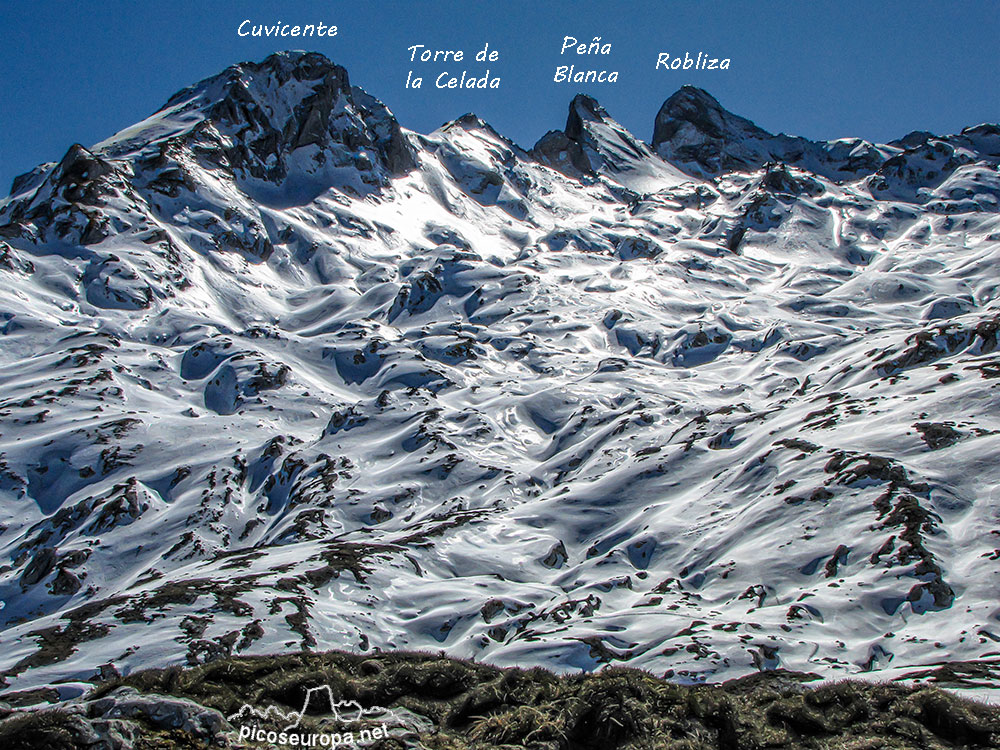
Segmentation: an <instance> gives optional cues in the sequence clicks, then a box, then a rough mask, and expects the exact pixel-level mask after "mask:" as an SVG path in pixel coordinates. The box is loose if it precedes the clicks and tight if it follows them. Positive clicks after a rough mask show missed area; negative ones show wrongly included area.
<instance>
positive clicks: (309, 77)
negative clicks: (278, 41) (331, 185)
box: [167, 52, 416, 181]
mask: <svg viewBox="0 0 1000 750" xmlns="http://www.w3.org/2000/svg"><path fill="white" fill-rule="evenodd" d="M217 79H219V82H221V85H222V87H223V90H224V95H223V96H222V97H221V98H218V99H217V100H216V101H214V103H212V104H211V105H210V106H209V107H208V110H207V113H208V116H209V118H210V120H211V121H212V122H213V123H215V124H216V125H217V126H218V127H219V129H220V130H221V131H223V132H224V133H225V134H227V135H230V136H231V140H232V144H231V145H229V146H228V147H226V146H224V149H225V151H226V155H227V157H228V161H229V162H230V164H231V166H232V167H233V168H235V169H242V170H245V171H246V172H247V173H248V174H249V175H250V176H252V177H255V178H258V179H265V180H271V181H274V180H281V179H283V178H285V177H286V176H287V175H288V173H289V171H290V170H291V169H292V167H291V166H290V165H289V163H288V157H289V156H290V154H292V152H294V151H296V150H298V149H302V148H306V147H308V146H314V147H316V149H317V150H318V151H319V154H317V157H316V159H317V161H319V162H320V163H324V162H327V161H329V162H332V163H334V164H335V165H336V166H359V164H358V162H359V158H360V154H359V153H358V152H359V151H363V150H371V151H373V152H374V155H375V157H376V159H375V161H376V162H378V163H379V165H380V166H382V167H383V168H384V170H385V171H386V172H387V173H388V174H389V175H400V174H404V173H406V172H407V171H409V170H410V169H412V168H413V167H414V166H415V165H416V159H415V156H414V153H413V150H412V148H411V147H410V145H409V144H408V143H407V142H406V139H405V138H404V136H403V134H402V131H401V130H400V127H399V123H398V122H397V121H396V118H395V117H393V115H392V113H391V112H389V110H388V109H387V108H386V107H385V105H384V104H382V103H381V102H380V101H378V100H377V99H375V98H374V97H372V96H369V95H368V94H366V93H365V92H364V91H363V90H362V89H360V88H358V87H356V86H354V87H352V86H351V83H350V79H349V77H348V74H347V71H346V70H345V69H344V68H342V67H341V66H339V65H335V64H334V63H332V62H331V61H330V60H328V59H327V58H326V57H324V56H323V55H320V54H318V53H292V52H289V53H278V54H274V55H271V56H270V57H268V58H267V59H265V60H264V61H262V62H260V63H242V64H240V65H235V66H233V67H231V68H229V69H227V70H226V71H225V72H223V73H222V74H221V75H220V76H218V77H217ZM213 80H214V79H209V81H208V82H202V83H201V84H198V86H196V87H195V89H198V88H199V87H200V88H202V89H204V91H205V94H204V96H212V95H213V94H214V93H215V92H214V86H212V85H210V84H211V83H212V82H213ZM206 84H209V85H206ZM191 91H192V90H191V89H188V90H187V91H186V92H181V93H180V94H177V95H176V96H174V97H173V98H172V99H171V101H170V102H168V103H167V106H170V104H171V102H173V103H175V104H176V103H180V102H182V101H183V100H184V94H185V93H190V92H191ZM196 103H198V104H200V99H197V100H196ZM203 131H207V129H203ZM369 161H370V159H369ZM362 166H363V164H362Z"/></svg>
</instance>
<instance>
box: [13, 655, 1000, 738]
mask: <svg viewBox="0 0 1000 750" xmlns="http://www.w3.org/2000/svg"><path fill="white" fill-rule="evenodd" d="M974 671H975V670H965V672H966V676H969V675H971V674H972V673H973V672H974ZM937 678H938V679H940V680H943V681H945V682H948V681H955V680H958V681H961V679H962V670H952V671H950V672H948V673H947V674H941V675H938V676H937ZM816 680H817V675H815V674H803V673H799V672H787V671H785V670H782V669H779V670H773V671H767V672H761V673H758V674H755V675H750V676H748V677H743V678H740V679H736V680H731V681H728V682H724V683H722V684H718V685H702V686H688V685H678V684H675V683H672V682H668V681H666V680H662V679H658V678H655V677H653V676H652V675H650V674H648V673H646V672H642V671H639V670H633V669H623V668H609V669H605V670H603V671H601V672H598V673H591V674H586V675H578V676H573V677H570V676H562V677H559V676H556V675H554V674H553V673H552V672H549V671H547V670H544V669H540V668H535V669H529V670H522V669H518V668H510V669H506V670H499V669H497V668H495V667H489V666H484V665H481V664H476V663H473V662H468V661H458V660H454V659H447V658H443V657H440V656H433V655H429V654H423V655H421V654H410V653H400V652H396V653H392V654H369V655H359V654H345V653H340V652H327V653H322V654H308V655H293V656H282V657H235V658H226V659H222V660H218V661H214V662H212V663H211V664H208V665H205V666H201V667H196V668H193V669H180V668H176V667H174V668H169V669H164V670H151V671H144V672H138V673H136V674H134V675H131V676H130V677H127V678H125V679H123V680H116V681H113V682H110V683H107V684H104V685H102V686H101V687H100V688H99V689H98V690H97V691H95V692H94V693H92V694H91V695H90V696H89V697H88V699H87V700H82V701H80V700H78V701H73V702H72V703H70V704H69V705H66V704H63V705H61V706H59V707H57V708H47V709H40V710H35V711H30V712H16V713H15V714H13V715H12V716H10V717H8V718H6V719H4V720H0V743H2V746H3V747H4V748H9V749H10V750H34V748H42V747H44V748H47V749H49V750H78V749H79V750H83V749H84V748H102V750H103V749H104V748H108V749H109V750H110V749H112V748H113V749H114V750H119V749H122V750H125V749H126V748H127V749H129V750H131V749H132V748H134V749H135V750H154V749H155V750H161V749H162V750H168V749H169V750H174V749H178V750H180V749H183V750H188V749H189V750H200V749H203V748H209V747H218V746H224V747H232V748H256V747H260V748H264V747H267V748H273V747H275V746H276V745H275V744H273V743H271V744H268V743H267V741H266V740H265V741H263V742H255V741H254V740H253V739H252V737H251V735H250V731H249V730H250V727H253V728H254V729H256V730H258V731H261V732H264V733H265V735H264V736H266V732H268V731H272V732H274V733H275V734H277V735H278V736H279V737H280V734H279V733H280V732H282V731H284V732H285V733H286V734H287V735H291V734H292V733H302V734H305V735H307V736H310V737H311V736H312V735H313V734H316V735H317V736H319V735H323V734H324V733H325V736H329V737H331V738H339V739H340V741H341V742H342V743H343V744H339V745H336V746H339V747H367V748H371V750H404V748H426V750H473V748H476V749H482V750H486V749H487V748H519V747H526V748H536V749H537V750H556V749H560V748H573V749H574V750H613V749H615V748H622V749H623V750H624V749H625V748H634V749H635V750H640V749H646V748H650V749H652V748H657V749H658V750H660V749H662V750H754V749H756V748H765V747H767V748H789V749H791V748H796V749H798V748H816V749H817V750H818V749H820V748H823V749H828V750H834V749H837V750H847V749H850V750H903V749H907V750H909V749H913V750H944V748H993V747H998V746H1000V710H998V709H996V708H995V707H987V706H985V705H982V704H979V703H976V702H974V701H968V700H963V699H961V698H956V697H955V696H954V695H952V694H950V693H949V692H947V691H944V690H940V689H938V688H936V687H922V688H919V689H913V688H907V687H904V686H901V685H895V684H890V683H882V684H866V683H863V682H857V681H841V682H834V683H828V684H825V685H819V686H817V685H816V684H815V681H816ZM327 688H329V692H326V689H327ZM311 691H319V693H317V694H323V695H327V696H334V697H335V700H332V701H331V700H330V698H329V697H327V698H326V699H325V700H309V696H310V695H311V694H312V693H311ZM341 701H355V702H357V705H362V706H365V707H371V706H377V707H379V708H380V709H384V710H381V711H379V712H377V713H373V714H361V713H360V712H358V713H354V714H348V712H347V711H346V710H344V708H343V707H340V708H339V709H338V707H337V706H336V704H337V703H338V702H341ZM247 706H252V707H254V708H256V709H257V711H258V712H259V713H260V715H258V714H255V713H252V712H251V711H250V710H249V709H248V708H247ZM306 706H307V707H308V708H307V709H306V710H303V707H306ZM265 714H266V718H264V715H265ZM227 717H228V718H227ZM383 726H384V727H386V729H387V731H386V734H387V736H386V737H385V738H382V737H379V738H377V739H375V740H372V741H361V740H360V738H361V737H362V735H361V732H362V731H365V728H366V727H383ZM241 728H243V731H242V732H241V731H240V730H241ZM348 735H350V737H352V738H353V744H352V741H351V740H348V739H347V737H348ZM330 742H331V743H333V742H337V739H331V740H330ZM303 744H305V743H303ZM278 746H279V747H280V746H283V745H278ZM289 746H294V745H289ZM330 746H334V745H330Z"/></svg>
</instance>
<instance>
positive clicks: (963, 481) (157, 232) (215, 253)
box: [0, 53, 1000, 689]
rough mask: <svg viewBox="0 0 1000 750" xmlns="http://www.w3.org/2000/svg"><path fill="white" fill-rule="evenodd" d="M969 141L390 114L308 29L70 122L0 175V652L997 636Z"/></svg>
mask: <svg viewBox="0 0 1000 750" xmlns="http://www.w3.org/2000/svg"><path fill="white" fill-rule="evenodd" d="M998 164H1000V128H998V127H997V126H996V125H979V126H976V127H971V128H967V129H966V130H964V131H962V132H961V133H959V134H957V135H949V136H935V135H932V134H929V133H914V134H911V135H909V136H906V137H905V138H902V139H900V140H899V141H896V142H893V143H889V144H872V143H867V142H865V141H862V140H858V139H849V140H837V141H830V142H813V141H808V140H806V139H803V138H797V137H790V136H785V135H777V136H775V135H772V134H770V133H767V132H765V131H763V130H762V129H760V128H758V127H757V126H755V125H754V124H753V123H751V122H749V121H748V120H745V119H743V118H740V117H737V116H735V115H733V114H731V113H729V112H727V111H726V110H725V109H723V108H722V107H721V105H719V103H718V102H717V101H715V100H714V99H713V98H712V97H711V96H709V95H708V94H707V93H705V92H703V91H700V90H698V89H694V88H690V87H685V88H683V89H681V90H680V91H679V92H677V93H676V94H674V95H673V96H672V97H670V99H668V100H667V101H666V103H665V104H664V105H663V107H662V109H661V110H660V113H659V115H658V116H657V118H656V123H655V127H654V130H653V138H652V143H651V144H648V145H647V144H645V143H643V142H642V141H641V140H640V139H638V138H636V137H635V136H633V135H631V134H629V133H628V132H627V131H626V130H625V128H623V127H622V126H621V125H620V124H619V123H617V122H615V121H614V120H613V119H612V118H611V117H610V116H609V115H608V113H607V112H605V111H604V109H603V108H602V107H601V106H600V105H599V104H598V103H597V102H595V101H594V100H593V99H590V98H588V97H583V96H581V97H577V98H576V99H574V100H573V102H572V104H571V105H570V111H569V116H568V120H567V124H566V127H565V129H564V130H562V131H553V132H551V133H549V134H548V135H546V136H545V137H544V138H542V139H541V141H539V143H538V144H537V145H536V146H535V147H534V148H533V149H531V150H530V151H529V150H525V149H522V148H520V147H518V146H517V145H515V144H514V143H512V142H511V141H509V140H508V139H506V138H504V137H503V136H502V135H500V134H498V133H497V132H496V131H494V130H493V129H492V128H491V127H490V126H489V125H487V124H486V123H484V122H482V121H481V120H479V119H478V118H476V117H475V116H473V115H466V116H464V117H462V118H459V119H458V120H455V121H453V122H450V123H448V124H447V125H445V126H443V127H442V128H440V129H439V130H437V131H435V132H433V133H430V134H429V135H422V134H418V133H414V132H410V131H408V130H406V129H404V128H402V127H400V125H399V123H398V122H397V121H396V119H395V118H394V117H393V116H392V114H391V113H390V112H389V110H388V109H387V108H386V107H385V106H384V105H383V104H382V103H381V102H379V101H377V100H376V99H374V98H373V97H371V96H369V95H368V94H366V93H365V92H364V91H362V90H361V89H360V88H358V87H356V86H352V85H351V84H350V82H349V80H348V76H347V72H346V71H345V70H344V69H343V68H340V67H338V66H336V65H334V64H332V63H331V62H330V61H328V60H327V59H326V58H324V57H322V56H321V55H318V54H313V53H309V54H305V53H285V54H279V55H274V56H272V57H269V58H267V59H266V60H264V61H263V62H261V63H247V64H241V65H237V66H234V67H232V68H229V69H228V70H226V71H224V72H223V73H221V74H219V75H218V76H215V77H213V78H210V79H208V80H206V81H203V82H201V83H199V84H197V85H196V86H193V87H191V88H189V89H186V90H184V91H182V92H180V93H178V94H176V95H175V96H174V97H172V98H171V99H170V100H169V101H168V102H167V104H166V105H165V106H164V107H163V108H162V109H161V110H160V111H158V112H157V113H155V114H154V115H152V116H151V117H149V118H147V119H146V120H144V121H142V122H140V123H138V124H136V125H134V126H133V127H131V128H128V129H126V130H124V131H122V132H121V133H118V134H117V135H115V136H113V137H111V138H109V139H108V140H106V141H103V142H101V143H99V144H97V145H95V146H93V147H91V148H89V149H88V148H83V147H81V146H79V145H74V146H72V147H71V148H70V149H69V150H68V151H67V153H66V155H65V156H64V157H63V158H62V159H61V160H60V161H59V162H58V163H51V164H45V165H42V166H40V167H38V168H37V169H36V170H34V171H33V172H31V173H29V174H27V175H25V176H23V177H20V178H18V179H17V180H16V181H15V183H14V186H13V190H12V193H11V195H10V196H9V197H8V198H6V199H4V200H3V201H0V334H2V336H0V398H2V400H0V531H2V534H0V599H2V601H3V608H2V609H0V627H2V630H0V633H2V635H0V639H2V642H3V644H4V648H3V649H2V652H0V670H2V675H3V679H4V682H5V683H6V685H7V686H8V687H9V688H10V689H21V688H24V687H30V686H33V685H38V684H42V683H46V682H57V681H65V680H81V679H88V678H91V677H93V676H94V675H96V674H99V673H102V672H103V673H104V674H109V673H113V672H114V671H115V670H120V671H127V670H131V669H135V668H137V667H140V666H151V665H163V664H168V663H185V662H188V663H197V662H201V661H205V660H209V659H213V658H216V657H218V656H219V655H223V654H229V653H265V652H277V651H285V650H289V649H292V650H295V649H300V648H310V649H319V648H346V649H353V650H365V649H376V648H379V649H389V648H403V647H405V648H421V649H433V650H443V651H445V652H447V653H448V654H451V655H454V656H461V657H475V658H476V659H479V660H484V661H489V662H492V663H495V664H500V665H506V664H521V665H524V664H541V665H546V666H550V667H554V668H557V669H562V670H573V669H580V668H582V669H592V668H596V667H598V666H599V665H601V664H604V663H624V664H628V665H632V666H640V667H644V668H648V669H651V670H653V671H655V672H657V673H661V674H662V673H666V674H668V675H670V676H673V677H675V678H677V679H681V680H686V681H702V680H718V679H723V678H726V677H732V676H738V675H742V674H746V673H749V672H753V671H755V670H758V669H769V668H773V667H778V666H782V667H786V668H789V669H797V670H804V671H813V672H818V673H821V674H823V675H825V676H830V677H836V676H845V675H847V674H852V673H859V672H862V671H871V670H895V672H894V673H898V672H899V669H900V668H903V670H904V672H905V670H906V669H907V668H910V669H913V670H915V669H917V668H918V667H923V666H925V665H934V664H939V663H942V662H946V661H951V660H976V659H995V658H996V657H998V656H1000V608H998V604H997V599H996V592H997V590H998V587H1000V490H998V489H997V488H998V487H1000V436H998V430H1000V408H998V407H1000V392H998V385H1000V351H998V341H997V336H998V330H1000V302H998V294H1000V275H998V270H997V269H998V262H1000V210H998V198H1000V173H998ZM885 674H889V673H888V672H886V673H885Z"/></svg>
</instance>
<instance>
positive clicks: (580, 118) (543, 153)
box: [531, 94, 680, 192]
mask: <svg viewBox="0 0 1000 750" xmlns="http://www.w3.org/2000/svg"><path fill="white" fill-rule="evenodd" d="M531 153H532V155H533V156H534V158H535V159H537V160H538V161H540V162H542V163H543V164H546V165H548V166H550V167H553V168H554V169H558V170H559V171H561V172H563V173H565V174H568V175H571V176H580V175H590V176H594V175H598V174H603V175H605V176H607V177H610V178H612V179H614V180H615V181H617V182H619V183H620V184H622V185H624V186H625V187H628V188H630V189H633V190H636V191H639V192H646V191H648V190H649V189H650V187H652V186H653V182H651V179H652V180H655V179H660V180H662V179H666V180H667V182H663V183H662V184H661V185H660V187H665V186H666V185H667V184H670V183H672V182H676V181H677V178H678V177H680V175H679V173H678V172H676V171H675V170H673V169H671V168H670V166H669V165H667V164H665V163H663V161H662V160H661V159H659V158H658V157H657V156H656V154H654V153H653V152H652V151H651V150H650V149H649V147H648V146H647V145H646V144H645V143H643V142H642V141H640V140H639V139H638V138H636V137H635V136H633V135H632V134H631V133H630V132H629V131H628V130H626V129H625V128H624V127H623V126H622V125H621V124H619V123H618V122H616V121H615V120H614V119H613V118H612V117H611V116H610V115H609V114H608V113H607V111H606V110H605V109H604V107H602V106H601V105H600V104H599V103H598V102H597V100H596V99H594V98H593V97H590V96H587V95H586V94H577V95H576V96H575V97H574V98H573V101H572V102H570V105H569V114H568V115H567V117H566V127H565V129H564V130H553V131H550V132H548V133H546V134H545V135H544V136H542V138H541V139H540V140H539V141H538V143H536V144H535V146H534V148H533V149H532V151H531Z"/></svg>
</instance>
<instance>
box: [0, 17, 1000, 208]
mask: <svg viewBox="0 0 1000 750" xmlns="http://www.w3.org/2000/svg"><path fill="white" fill-rule="evenodd" d="M245 18H248V19H251V20H252V21H254V22H263V23H273V22H275V21H279V20H280V21H282V22H285V23H297V24H305V23H319V22H321V21H322V22H325V23H335V24H336V25H337V26H338V27H339V32H338V35H337V36H336V37H334V38H332V39H311V40H306V41H304V42H295V41H294V40H287V39H286V40H277V41H276V40H274V39H266V40H264V39H241V38H239V37H238V36H237V34H236V28H237V26H238V25H239V23H240V21H242V20H243V19H245ZM0 33H2V38H3V54H2V55H0V101H2V102H3V104H2V114H3V116H2V118H0V193H5V192H6V191H7V189H8V187H9V185H10V180H11V179H12V178H13V177H14V176H15V175H16V174H19V173H21V172H23V171H26V170H28V169H30V168H32V167H33V166H35V165H36V164H38V163H40V162H43V161H49V160H55V159H58V158H60V157H61V156H62V154H63V153H65V151H66V149H67V147H68V146H69V145H70V144H71V143H73V142H81V143H83V144H84V145H90V144H92V143H95V142H97V141H99V140H101V139H103V138H104V137H106V136H108V135H110V134H111V133H113V132H115V131H116V130H118V129H120V128H122V127H124V126H126V125H129V124H131V123H133V122H135V121H137V120H140V119H142V118H143V117H145V116H147V115H149V114H151V113H152V112H153V111H155V110H156V109H157V108H158V107H159V106H160V105H161V104H163V102H165V101H166V100H167V98H168V97H169V96H170V95H171V94H172V93H173V92H174V91H176V90H178V89H180V88H183V87H184V86H187V85H189V84H191V83H194V82H195V81H197V80H199V79H201V78H204V77H206V76H209V75H212V74H214V73H216V72H218V71H220V70H222V69H223V68H225V67H226V66H228V65H230V64H232V63H234V62H238V61H241V60H250V59H260V58H262V57H264V56H266V55H267V54H268V53H270V52H272V51H275V50H278V49H296V48H307V49H315V50H317V51H319V52H323V53H324V54H326V55H328V56H329V57H330V58H332V59H333V60H334V61H336V62H338V63H340V64H342V65H344V66H345V67H347V69H348V71H349V73H350V75H351V80H352V82H354V83H355V84H358V85H361V86H362V87H364V88H365V89H367V90H368V91H369V92H370V93H372V94H374V95H375V96H377V97H379V98H380V99H382V100H383V101H385V102H386V103H387V104H388V105H389V107H390V108H391V109H392V110H393V111H394V112H395V113H396V115H397V117H398V118H399V120H400V121H401V122H402V124H403V125H404V126H406V127H409V128H412V129H415V130H419V131H421V132H428V131H430V130H432V129H434V128H435V127H437V126H438V125H440V124H441V123H443V122H445V121H447V120H449V119H453V118H455V117H458V116H459V115H461V114H463V113H465V112H470V111H473V112H476V113H477V114H479V115H480V116H481V117H483V118H484V119H485V120H487V121H488V122H490V123H491V124H492V125H493V126H494V127H495V128H497V130H499V131H500V132H502V133H504V134H505V135H508V136H510V137H511V138H513V139H514V140H515V141H517V142H519V143H521V144H522V145H524V146H530V145H531V144H533V143H534V141H535V140H537V139H538V138H539V137H540V136H541V135H543V134H544V133H545V132H546V131H547V130H550V129H553V128H561V127H562V126H563V124H564V122H565V116H566V108H567V105H568V103H569V101H570V99H571V98H572V97H573V95H574V94H576V93H577V92H578V91H584V92H586V93H589V94H591V95H592V96H595V97H596V98H597V99H598V100H599V101H600V102H601V103H602V104H603V105H604V106H605V108H606V109H607V110H608V111H609V112H610V113H611V114H612V116H614V117H615V118H616V119H618V120H619V121H620V122H622V123H623V124H624V125H625V126H626V127H628V128H629V129H630V130H631V131H632V132H633V133H635V134H636V135H637V136H639V137H641V138H643V139H646V140H648V139H649V138H650V137H651V134H652V127H653V118H654V116H655V114H656V111H657V109H658V108H659V106H660V104H661V103H662V102H663V100H664V99H665V98H667V97H668V96H669V95H670V94H671V93H673V92H674V91H675V90H676V89H677V88H678V87H680V86H681V85H682V84H685V83H692V84H694V85H697V86H701V87H703V88H705V89H707V90H708V91H709V92H711V93H712V94H713V95H715V96H716V97H717V98H718V99H719V100H720V101H721V102H722V104H723V105H724V106H726V107H727V108H728V109H730V110H732V111H734V112H736V113H737V114H741V115H744V116H746V117H749V118H750V119H752V120H754V121H755V122H757V123H758V124H759V125H761V126H762V127H765V128H767V129H769V130H772V131H775V132H777V131H784V132H788V133H795V134H798V135H804V136H807V137H812V138H837V137H842V136H848V135H859V136H862V137H865V138H869V139H873V140H888V139H891V138H893V137H897V136H901V135H904V134H905V133H907V132H909V131H911V130H915V129H926V130H932V131H935V132H954V131H956V130H959V129H961V128H962V127H964V126H966V125H971V124H976V123H979V122H983V121H992V122H996V121H998V120H1000V74H998V72H997V70H998V60H1000V41H998V40H1000V4H998V2H997V0H961V2H927V1H926V0H908V1H907V2H897V1H896V0H891V1H889V2H878V1H875V2H873V1H872V0H869V1H868V2H855V1H854V0H841V1H840V2H819V1H818V0H817V1H813V0H810V1H807V0H795V1H787V2H786V1H780V2H769V1H767V0H608V1H607V2H594V1H592V0H561V1H560V2H553V1H551V0H534V2H526V1H524V0H508V1H507V2H498V1H497V0H462V1H460V2H456V1H453V0H409V1H408V2H407V1H405V0H366V1H365V2H353V3H348V2H340V1H339V0H311V1H309V2H301V1H298V0H278V1H275V2H258V1H256V0H254V1H250V0H221V1H219V2H212V1H211V0H202V1H201V2H191V1H189V0H170V2H162V3H156V4H153V3H140V2H135V1H134V0H132V1H129V2H126V1H125V0H105V1H104V2H90V1H89V0H77V1H76V2H65V1H63V0H35V2H14V0H6V1H5V2H4V3H3V4H2V8H0ZM564 35H572V36H575V37H577V38H578V39H581V40H590V39H591V38H592V37H593V36H595V35H598V36H601V37H602V41H604V42H610V43H611V44H612V54H611V55H610V56H608V57H589V58H588V57H580V58H575V59H572V60H571V59H569V58H568V57H566V56H562V57H561V56H560V54H559V49H560V47H561V43H562V39H563V36H564ZM485 42H489V43H490V46H491V48H496V49H498V50H499V51H500V53H501V55H500V60H499V61H498V62H497V63H496V64H495V65H491V66H490V67H491V73H492V75H499V76H500V77H501V87H500V89H498V90H487V91H439V90H436V89H434V88H433V87H431V86H430V81H429V80H425V83H424V88H423V89H421V90H419V91H414V90H407V89H405V88H404V82H405V80H406V74H407V71H408V70H410V69H411V68H415V67H416V66H415V65H413V64H411V63H410V61H409V59H408V57H409V53H408V52H407V47H408V46H410V45H411V44H425V45H427V46H429V47H439V48H446V49H463V50H465V51H466V55H467V57H469V58H471V56H472V55H473V54H474V52H475V50H477V49H478V48H479V47H480V46H481V45H482V44H483V43H485ZM661 51H668V52H671V53H672V54H675V53H679V54H683V52H684V51H690V52H692V53H693V54H694V53H697V52H698V51H705V52H707V53H709V54H710V55H712V56H719V57H729V58H731V59H732V64H731V67H730V69H729V70H728V71H707V70H706V71H687V72H683V71H670V72H665V71H662V70H661V71H654V65H655V61H656V57H657V53H658V52H661ZM569 62H574V63H576V64H577V66H578V67H580V66H584V67H596V68H607V69H609V70H618V71H619V82H618V83H616V84H610V85H609V84H603V85H602V84H595V85H591V86H582V85H580V86H576V85H567V84H556V83H553V82H552V77H553V73H554V71H555V68H556V66H557V65H560V64H565V63H569ZM481 67H482V66H480V65H479V64H477V63H475V62H474V61H469V60H467V61H466V64H460V65H449V66H447V68H448V69H452V68H454V70H455V72H460V71H461V70H462V69H464V68H468V69H469V70H479V69H480V68H481ZM426 69H427V70H428V71H430V70H434V71H435V72H436V71H439V70H441V69H443V68H442V67H441V66H427V67H426Z"/></svg>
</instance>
